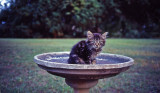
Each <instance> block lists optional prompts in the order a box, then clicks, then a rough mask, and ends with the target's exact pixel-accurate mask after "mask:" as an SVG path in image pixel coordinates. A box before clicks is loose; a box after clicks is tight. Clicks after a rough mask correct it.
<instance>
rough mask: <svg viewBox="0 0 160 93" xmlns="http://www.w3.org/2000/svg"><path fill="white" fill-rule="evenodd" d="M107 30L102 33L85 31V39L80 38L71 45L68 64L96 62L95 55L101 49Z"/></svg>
mask: <svg viewBox="0 0 160 93" xmlns="http://www.w3.org/2000/svg"><path fill="white" fill-rule="evenodd" d="M107 34H108V32H105V33H104V34H102V35H101V34H100V33H92V32H91V31H88V32H87V40H82V41H80V42H78V43H77V44H75V45H74V46H73V47H72V50H71V52H70V55H69V59H68V63H69V64H96V57H97V55H98V54H99V53H100V52H101V51H102V47H103V46H104V45H105V40H106V36H107Z"/></svg>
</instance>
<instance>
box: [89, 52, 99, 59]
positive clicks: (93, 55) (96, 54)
mask: <svg viewBox="0 0 160 93" xmlns="http://www.w3.org/2000/svg"><path fill="white" fill-rule="evenodd" d="M99 53H100V51H99V52H92V55H91V59H95V58H96V57H97V56H98V54H99Z"/></svg>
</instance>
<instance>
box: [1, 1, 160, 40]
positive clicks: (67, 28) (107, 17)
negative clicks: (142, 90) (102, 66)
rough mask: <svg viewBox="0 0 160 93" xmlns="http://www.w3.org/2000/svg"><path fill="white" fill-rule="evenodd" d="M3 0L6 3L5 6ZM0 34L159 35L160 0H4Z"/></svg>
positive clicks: (139, 36)
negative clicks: (105, 33) (90, 32)
mask: <svg viewBox="0 0 160 93" xmlns="http://www.w3.org/2000/svg"><path fill="white" fill-rule="evenodd" d="M7 3H10V6H8V7H7ZM7 3H6V4H5V6H4V7H5V8H4V7H3V8H2V5H1V6H0V8H1V12H0V23H1V24H0V37H1V38H72V37H76V38H82V37H85V35H86V31H88V30H91V31H92V32H99V33H104V32H105V31H108V32H109V37H118V38H121V37H122V38H160V26H159V25H160V0H8V2H7Z"/></svg>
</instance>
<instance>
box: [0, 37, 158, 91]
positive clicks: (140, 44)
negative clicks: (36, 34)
mask: <svg viewBox="0 0 160 93" xmlns="http://www.w3.org/2000/svg"><path fill="white" fill-rule="evenodd" d="M79 40H80V39H0V93H70V92H73V91H72V89H71V88H70V87H69V86H67V85H66V84H65V81H64V78H60V77H57V76H53V75H50V74H48V73H47V72H45V71H44V70H42V69H40V68H39V67H38V66H37V65H36V64H35V63H34V62H33V57H34V56H35V55H36V54H39V53H44V52H55V51H70V49H71V47H72V46H73V45H74V44H75V43H76V42H78V41H79ZM103 52H105V53H116V54H122V55H126V56H130V57H132V58H133V59H134V60H135V64H134V66H132V67H131V68H130V69H129V70H127V71H125V72H123V73H121V74H119V75H117V76H115V77H111V78H108V79H102V80H100V81H99V83H98V84H97V86H95V87H94V88H92V90H90V92H91V93H160V39H108V40H107V44H106V46H105V47H104V49H103Z"/></svg>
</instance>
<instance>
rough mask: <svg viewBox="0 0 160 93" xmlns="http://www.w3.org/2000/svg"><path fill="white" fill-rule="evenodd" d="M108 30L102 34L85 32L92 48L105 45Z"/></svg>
mask: <svg viewBox="0 0 160 93" xmlns="http://www.w3.org/2000/svg"><path fill="white" fill-rule="evenodd" d="M107 34H108V32H105V33H104V34H100V33H92V32H90V31H88V32H87V43H88V45H89V46H90V47H91V48H93V49H96V50H97V49H101V48H102V47H103V46H104V45H105V40H106V36H107Z"/></svg>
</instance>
